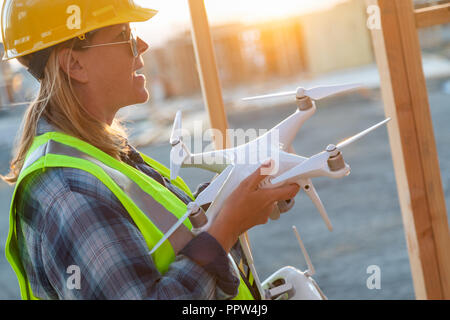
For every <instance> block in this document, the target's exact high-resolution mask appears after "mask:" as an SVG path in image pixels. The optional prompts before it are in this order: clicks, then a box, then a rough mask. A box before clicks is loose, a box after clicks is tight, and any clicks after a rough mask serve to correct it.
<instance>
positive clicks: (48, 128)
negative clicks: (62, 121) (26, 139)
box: [36, 117, 60, 136]
mask: <svg viewBox="0 0 450 320" xmlns="http://www.w3.org/2000/svg"><path fill="white" fill-rule="evenodd" d="M55 131H60V130H59V129H58V128H56V127H55V126H53V125H51V124H50V123H49V122H48V121H47V119H46V118H45V117H40V118H39V120H38V123H37V128H36V135H38V136H40V135H43V134H45V133H47V132H55Z"/></svg>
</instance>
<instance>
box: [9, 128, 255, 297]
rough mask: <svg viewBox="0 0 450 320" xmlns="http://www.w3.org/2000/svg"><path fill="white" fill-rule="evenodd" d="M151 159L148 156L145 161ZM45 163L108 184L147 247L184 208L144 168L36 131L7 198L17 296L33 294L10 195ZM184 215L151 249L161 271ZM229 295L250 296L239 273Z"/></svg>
mask: <svg viewBox="0 0 450 320" xmlns="http://www.w3.org/2000/svg"><path fill="white" fill-rule="evenodd" d="M143 158H144V160H145V161H146V162H147V164H149V165H151V166H152V167H154V168H155V169H156V170H157V171H158V172H160V173H161V174H162V175H163V176H166V177H167V176H168V175H170V171H169V170H168V169H167V168H166V167H164V166H163V165H161V164H160V163H158V162H156V161H155V160H153V159H150V158H149V157H147V156H144V155H143ZM149 160H151V161H149ZM50 167H70V168H76V169H80V170H84V171H86V172H89V173H91V174H92V175H94V176H95V177H96V178H98V179H99V180H100V181H101V182H102V183H104V184H105V186H106V187H108V188H109V189H110V190H111V192H113V194H114V195H115V196H116V197H117V198H118V200H119V201H120V202H121V203H122V205H123V206H124V207H125V209H126V210H127V212H128V213H129V214H130V217H131V218H132V219H133V221H134V222H135V224H136V226H137V227H138V229H139V230H140V231H141V233H142V235H143V237H144V239H145V241H146V243H147V246H148V247H149V248H152V247H153V246H154V245H155V244H156V243H157V242H158V241H159V239H161V237H162V236H163V234H164V233H165V232H166V231H167V230H168V229H169V228H170V227H171V226H172V225H173V224H174V223H175V222H176V221H177V219H178V218H179V217H181V216H182V215H183V214H184V213H185V212H186V204H185V203H184V202H182V201H181V200H180V199H179V198H178V197H177V196H176V195H174V194H173V193H172V192H171V191H170V190H168V189H167V188H165V187H164V186H162V185H161V184H159V183H158V182H157V181H155V180H154V179H152V178H150V177H148V176H147V175H145V174H144V173H142V172H140V171H139V170H136V169H135V168H132V167H131V166H129V165H127V164H124V163H122V162H120V161H118V160H116V159H114V158H112V157H110V156H109V155H107V154H106V153H104V152H102V151H101V150H99V149H97V148H95V147H93V146H92V145H89V144H87V143H86V142H84V141H82V140H79V139H76V138H74V137H71V136H68V135H65V134H62V133H56V132H51V133H47V134H44V135H42V136H39V137H36V138H35V141H34V143H33V145H32V147H31V148H30V151H29V153H28V155H27V157H26V161H25V163H24V166H23V168H22V171H21V174H20V176H19V179H18V181H17V184H16V188H15V191H14V195H13V200H12V203H11V212H10V231H9V235H8V240H7V243H6V248H5V252H6V257H7V259H8V261H9V262H10V264H11V266H12V267H13V269H14V271H15V272H16V275H17V277H18V280H19V284H20V289H21V295H22V298H23V299H33V298H36V297H35V296H34V295H33V293H32V291H31V288H30V284H29V282H28V280H27V278H26V273H25V270H24V268H23V265H22V263H21V261H20V255H19V251H18V246H17V234H16V227H15V221H16V218H15V217H16V210H15V209H16V208H15V203H14V199H15V196H16V191H17V190H18V187H19V185H20V183H21V182H22V181H23V180H24V178H25V177H27V176H28V175H30V174H31V173H33V172H36V171H38V170H45V168H50ZM172 183H173V184H174V185H176V186H177V187H179V188H180V189H182V190H183V191H185V192H186V193H187V194H188V195H189V196H190V197H191V198H193V196H192V193H191V192H190V190H189V188H188V187H187V185H186V184H185V183H184V181H182V179H181V178H180V177H178V178H177V179H176V180H175V181H173V182H172ZM190 228H192V226H191V224H190V222H189V221H188V220H186V221H185V223H184V225H182V227H180V228H179V229H178V230H177V232H175V233H174V234H173V235H172V236H171V237H170V238H169V241H168V242H167V241H166V242H165V243H164V244H163V245H162V246H161V247H160V248H159V249H158V250H157V251H156V252H155V253H154V254H153V255H152V258H153V261H154V262H155V265H156V267H157V269H158V270H159V271H160V272H161V274H164V273H165V272H166V271H167V270H168V268H169V265H170V263H172V262H173V261H174V260H175V255H176V253H178V252H179V250H181V249H182V248H183V247H184V245H185V244H186V243H187V242H189V241H190V240H191V239H192V237H193V235H192V233H191V232H190V230H189V229H190ZM235 299H246V300H250V299H253V297H252V295H251V293H250V290H249V289H248V288H247V286H246V285H245V283H244V281H243V280H242V278H241V283H240V286H239V293H238V295H237V297H236V298H235Z"/></svg>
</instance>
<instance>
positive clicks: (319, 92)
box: [242, 84, 362, 101]
mask: <svg viewBox="0 0 450 320" xmlns="http://www.w3.org/2000/svg"><path fill="white" fill-rule="evenodd" d="M361 86H362V85H361V84H344V85H332V86H319V87H314V88H311V89H305V88H302V87H300V88H298V89H297V90H296V91H288V92H280V93H274V94H267V95H262V96H256V97H249V98H244V99H242V100H244V101H251V100H259V99H267V98H276V97H286V96H293V95H295V96H296V97H297V99H301V98H303V97H309V98H311V99H313V100H320V99H323V98H326V97H329V96H332V95H335V94H338V93H341V92H345V91H349V90H353V89H357V88H360V87H361Z"/></svg>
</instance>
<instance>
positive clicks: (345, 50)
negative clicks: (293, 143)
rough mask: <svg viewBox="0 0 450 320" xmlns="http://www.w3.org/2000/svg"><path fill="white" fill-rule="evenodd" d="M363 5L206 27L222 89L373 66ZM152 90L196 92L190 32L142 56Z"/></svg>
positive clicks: (351, 0)
mask: <svg viewBox="0 0 450 320" xmlns="http://www.w3.org/2000/svg"><path fill="white" fill-rule="evenodd" d="M366 21H367V15H366V6H365V2H364V1H361V0H348V1H344V2H342V3H339V4H337V5H335V6H334V7H332V8H330V9H327V10H325V11H319V12H315V13H311V14H307V15H302V16H298V17H295V18H289V19H283V20H273V21H265V22H263V23H257V24H253V25H242V24H228V25H222V26H213V27H211V34H212V38H213V43H214V49H215V54H216V59H217V65H218V69H219V75H220V80H221V84H222V86H223V87H224V88H227V87H233V86H237V85H242V84H245V83H250V82H257V81H265V80H267V79H275V78H287V77H298V76H299V75H304V76H305V77H309V76H316V75H319V74H322V73H325V72H330V71H335V70H339V69H344V68H351V67H356V66H360V65H365V64H368V63H372V62H373V61H374V57H373V53H372V47H371V39H370V32H369V30H368V28H367V27H366ZM144 57H145V59H147V60H148V61H147V63H146V65H147V66H148V69H147V72H148V73H149V75H150V81H153V83H152V86H153V85H156V86H157V88H158V89H157V90H158V91H161V89H163V90H164V95H165V96H167V97H170V96H178V95H189V94H192V93H196V92H199V91H200V83H199V79H198V73H197V66H196V61H195V54H194V49H193V45H192V38H191V34H190V32H185V33H182V34H179V35H177V36H176V37H174V38H172V39H171V40H170V41H169V42H167V43H166V45H165V46H164V47H162V48H158V49H153V50H152V51H151V52H150V53H149V54H148V55H146V56H144Z"/></svg>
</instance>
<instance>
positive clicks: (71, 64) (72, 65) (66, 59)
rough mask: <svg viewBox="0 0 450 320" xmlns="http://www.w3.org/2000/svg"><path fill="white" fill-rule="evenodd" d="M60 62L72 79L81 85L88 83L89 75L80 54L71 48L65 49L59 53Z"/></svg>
mask: <svg viewBox="0 0 450 320" xmlns="http://www.w3.org/2000/svg"><path fill="white" fill-rule="evenodd" d="M58 61H59V66H60V68H61V69H62V70H63V71H64V72H65V73H66V74H67V75H68V76H69V77H70V78H72V79H73V80H75V81H77V82H80V83H87V82H88V80H89V77H88V73H87V70H86V67H85V65H84V63H83V60H82V55H81V54H80V52H77V51H74V50H72V49H70V48H63V49H61V50H60V51H59V52H58Z"/></svg>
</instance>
